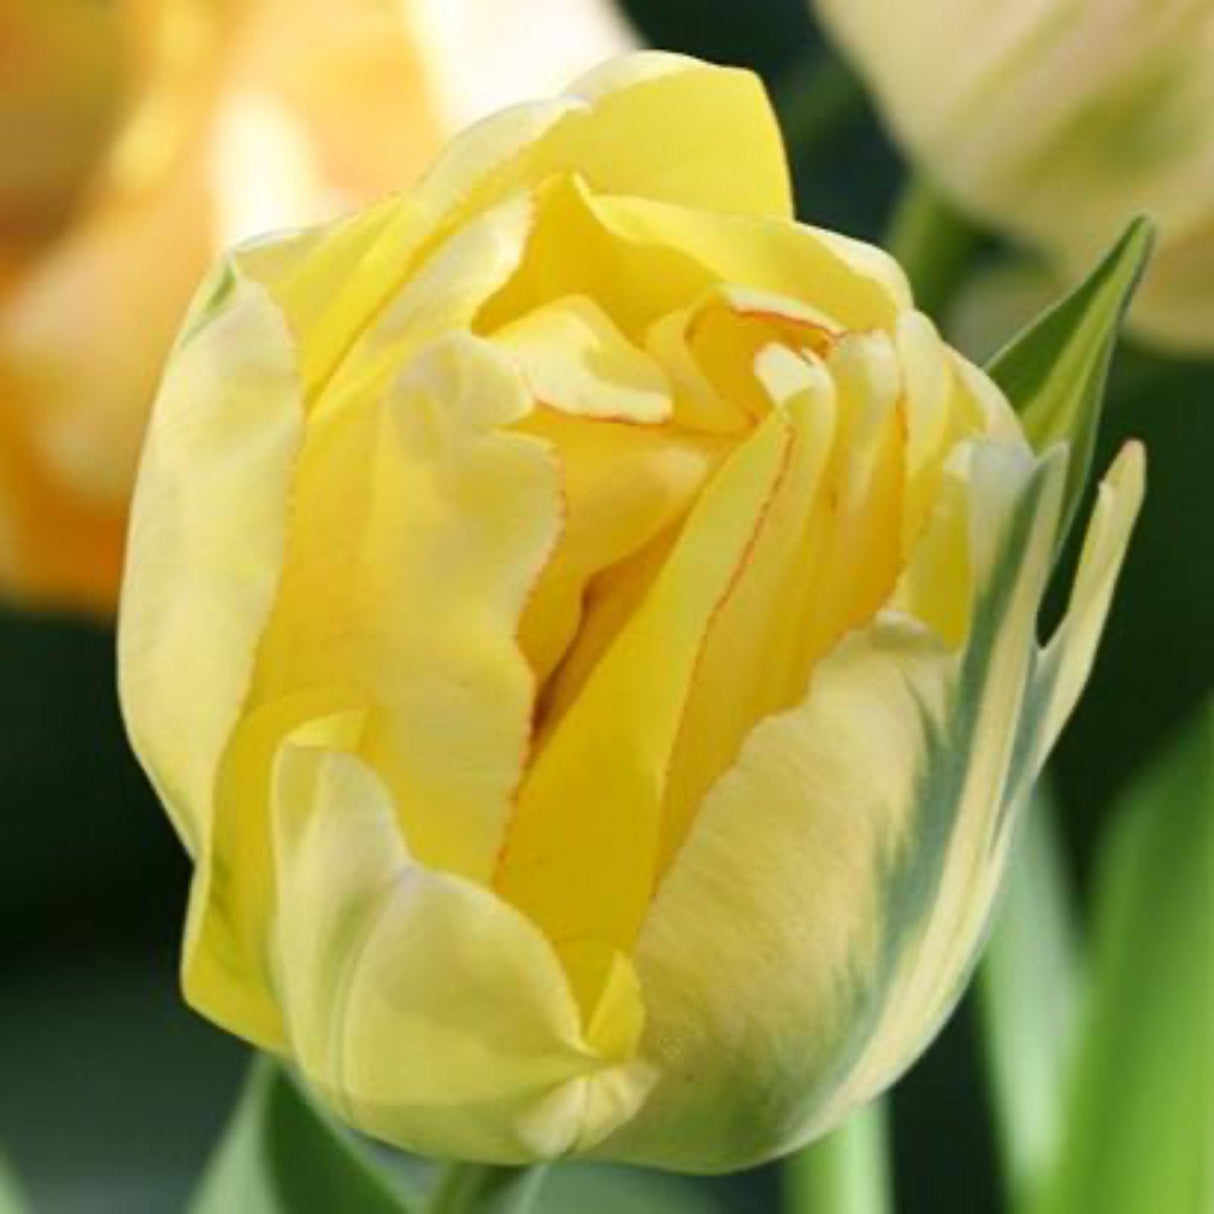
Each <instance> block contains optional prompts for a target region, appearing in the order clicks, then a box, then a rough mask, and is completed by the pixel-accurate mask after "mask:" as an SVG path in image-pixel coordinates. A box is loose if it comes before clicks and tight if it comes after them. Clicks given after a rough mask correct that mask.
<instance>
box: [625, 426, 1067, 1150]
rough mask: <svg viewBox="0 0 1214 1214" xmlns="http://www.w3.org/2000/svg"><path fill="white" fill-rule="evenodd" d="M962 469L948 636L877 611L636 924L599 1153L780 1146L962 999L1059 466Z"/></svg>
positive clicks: (720, 804)
mask: <svg viewBox="0 0 1214 1214" xmlns="http://www.w3.org/2000/svg"><path fill="white" fill-rule="evenodd" d="M970 455H971V459H972V467H971V470H970V475H972V477H973V482H974V484H975V486H976V487H977V488H976V491H975V493H974V496H973V516H972V518H971V520H970V522H971V534H972V536H973V544H974V549H975V551H974V554H973V560H974V563H975V566H976V572H977V575H978V576H977V578H976V584H977V586H978V587H979V589H978V594H977V602H976V605H975V612H974V623H973V626H972V628H971V632H970V643H969V644H968V645H967V646H966V647H965V648H964V649H963V650H962V651H961V652H957V651H956V650H954V649H950V648H949V647H948V646H946V645H944V644H943V643H942V642H941V641H940V640H939V638H938V637H936V636H935V634H934V633H932V632H931V630H930V629H928V628H927V627H925V626H923V625H922V624H920V623H918V622H917V621H914V620H911V619H908V618H906V617H905V616H898V615H894V614H882V615H880V616H878V618H877V620H876V621H875V622H874V623H873V624H872V625H870V626H869V627H867V628H864V629H860V630H857V631H856V632H854V633H852V634H851V635H850V636H849V637H847V638H846V639H845V640H844V641H843V642H842V643H841V644H840V645H838V646H837V647H836V649H835V650H834V651H833V652H831V653H830V654H829V655H827V656H826V657H825V658H824V659H823V660H822V661H821V663H820V664H819V666H818V667H817V669H816V671H815V673H814V677H813V679H812V681H811V690H810V694H809V695H808V696H807V697H806V698H805V699H804V700H803V701H802V702H801V703H800V704H798V705H797V706H795V707H794V708H792V709H790V710H788V711H786V712H782V713H778V714H776V715H775V716H772V717H769V718H768V719H766V720H764V721H763V722H762V723H761V724H759V725H758V726H757V727H756V728H755V729H754V731H753V732H752V734H751V735H750V737H749V738H748V739H747V740H746V742H745V743H744V745H743V747H742V750H741V753H740V754H739V757H738V761H737V763H736V765H735V766H734V767H733V769H732V770H731V771H729V772H728V773H726V775H725V776H724V777H722V778H721V780H720V781H718V783H717V784H716V785H715V787H714V788H713V789H712V790H711V791H710V793H709V795H708V797H707V798H706V800H705V802H704V805H703V806H702V807H701V810H700V812H699V814H698V815H697V819H696V822H695V825H694V828H693V829H692V831H691V833H690V835H689V836H688V839H687V841H686V843H685V844H684V847H683V849H682V851H681V853H680V855H679V859H678V862H677V863H676V864H675V865H674V866H673V867H672V868H671V870H670V872H669V873H668V874H667V876H666V879H665V882H664V884H663V885H662V887H661V889H660V890H659V892H658V895H657V897H656V899H655V902H654V904H653V908H652V911H651V913H650V917H649V920H648V922H647V925H646V928H645V930H644V932H643V934H642V937H641V940H640V946H639V951H638V969H639V972H640V975H641V981H642V985H643V989H644V990H645V991H646V996H647V1005H648V1007H649V1010H650V1024H649V1028H648V1031H647V1035H646V1039H645V1045H644V1047H643V1057H645V1058H648V1059H649V1060H650V1061H652V1062H653V1064H654V1065H655V1067H656V1068H657V1070H658V1072H659V1075H660V1076H661V1078H660V1080H659V1082H658V1085H657V1086H656V1087H655V1089H654V1092H653V1095H652V1096H651V1098H650V1099H649V1100H648V1101H647V1102H646V1104H645V1105H644V1106H643V1107H642V1108H641V1110H640V1112H639V1114H638V1116H637V1118H636V1119H635V1121H633V1122H631V1123H629V1124H627V1125H625V1126H623V1127H621V1129H620V1130H619V1131H617V1132H616V1134H615V1135H613V1136H612V1137H610V1138H609V1139H607V1140H606V1142H605V1143H604V1144H603V1148H602V1153H603V1154H604V1155H607V1156H609V1157H612V1158H624V1159H628V1160H634V1161H638V1162H647V1161H650V1160H653V1161H661V1163H662V1164H663V1166H666V1167H673V1168H676V1169H679V1170H684V1169H685V1170H689V1171H690V1170H703V1171H721V1170H728V1169H732V1168H737V1167H740V1166H745V1165H747V1164H750V1163H754V1162H757V1161H758V1160H760V1159H763V1158H767V1157H770V1156H772V1155H775V1154H779V1153H781V1152H782V1151H785V1150H789V1149H791V1148H793V1147H795V1146H799V1145H800V1144H802V1143H804V1142H806V1141H808V1140H810V1139H811V1138H812V1137H814V1136H816V1135H818V1134H820V1133H823V1132H825V1131H826V1130H828V1129H829V1128H831V1127H832V1126H834V1125H836V1124H837V1123H838V1122H839V1121H840V1120H841V1119H842V1118H843V1117H844V1116H845V1115H846V1114H847V1113H848V1112H849V1111H850V1110H851V1109H852V1108H854V1107H856V1106H857V1105H859V1104H861V1103H863V1102H864V1101H866V1100H867V1099H869V1098H871V1097H872V1096H873V1095H874V1094H875V1093H876V1092H878V1091H880V1090H881V1089H882V1088H884V1087H885V1086H887V1085H888V1084H889V1083H891V1082H892V1081H893V1080H894V1079H895V1078H896V1077H897V1076H898V1075H899V1074H900V1073H901V1072H902V1071H903V1070H904V1069H905V1067H906V1066H907V1065H908V1064H909V1063H910V1062H911V1061H912V1059H913V1058H914V1057H915V1056H916V1055H917V1054H918V1053H919V1051H920V1050H921V1049H922V1048H923V1047H924V1045H925V1044H926V1043H927V1042H928V1041H929V1040H930V1039H931V1037H932V1036H933V1035H934V1033H935V1032H936V1031H937V1029H938V1028H939V1026H940V1024H941V1023H942V1021H943V1019H944V1017H945V1016H946V1014H947V1013H948V1011H949V1010H951V1008H952V1006H953V1004H954V1002H955V1000H956V998H957V996H958V994H959V992H960V990H961V989H962V987H963V985H964V980H965V978H966V977H967V975H968V972H969V968H970V966H971V965H972V962H973V957H974V953H975V951H976V949H977V947H978V944H979V942H980V941H981V938H982V935H983V932H984V929H985V924H986V919H987V915H988V914H989V910H990V905H991V901H992V899H993V897H994V893H995V890H996V888H997V886H998V880H999V874H1000V869H1001V867H1002V859H1003V850H1004V849H1003V833H1004V832H1003V831H1002V829H1001V822H1000V812H1001V809H1002V808H1004V800H1003V794H1004V792H1005V790H1006V781H1007V778H1008V775H1009V772H1010V768H1011V763H1012V756H1013V749H1014V744H1015V732H1016V720H1017V716H1018V713H1019V709H1020V705H1021V701H1022V698H1023V694H1024V689H1025V685H1026V679H1027V674H1028V670H1029V668H1030V665H1031V661H1032V653H1033V649H1034V626H1035V619H1036V612H1037V605H1038V602H1039V600H1040V595H1041V591H1042V588H1043V586H1044V583H1045V579H1046V577H1047V574H1048V570H1049V568H1050V565H1051V563H1052V559H1053V552H1054V542H1055V535H1056V525H1057V512H1058V508H1059V503H1060V500H1061V491H1062V481H1063V476H1064V469H1063V466H1062V464H1063V461H1062V458H1061V453H1059V452H1055V453H1053V454H1052V455H1049V456H1047V457H1046V458H1045V459H1044V460H1043V461H1042V462H1041V463H1039V464H1034V462H1033V461H1032V460H1031V458H1030V457H1029V456H1028V455H1027V453H1023V452H1020V451H1017V450H1014V449H1007V448H1004V447H1001V446H999V445H995V444H975V445H974V449H973V450H972V451H971V452H970ZM757 940H761V941H762V946H761V947H758V946H757V945H756V941H757ZM722 1043H728V1048H727V1049H725V1048H722ZM760 1077H761V1078H760Z"/></svg>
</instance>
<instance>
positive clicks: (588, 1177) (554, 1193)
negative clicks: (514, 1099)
mask: <svg viewBox="0 0 1214 1214" xmlns="http://www.w3.org/2000/svg"><path fill="white" fill-rule="evenodd" d="M426 1187H428V1188H429V1189H430V1191H431V1194H432V1196H431V1198H430V1202H429V1204H428V1205H427V1206H426V1214H473V1212H475V1214H524V1211H527V1212H531V1214H569V1212H570V1211H577V1214H619V1211H621V1210H627V1211H628V1214H720V1207H719V1206H718V1205H717V1204H716V1203H715V1202H713V1201H712V1200H711V1199H710V1198H709V1197H707V1196H706V1195H705V1194H704V1193H703V1192H702V1191H697V1190H696V1188H695V1187H694V1186H693V1185H692V1184H691V1183H690V1182H688V1181H686V1180H683V1179H681V1178H679V1177H674V1176H664V1175H662V1174H660V1173H656V1172H645V1171H641V1170H639V1169H636V1168H626V1167H619V1166H612V1165H605V1164H578V1163H572V1164H571V1163H561V1164H558V1165H553V1166H550V1167H538V1168H501V1167H491V1166H488V1165H484V1164H453V1165H450V1166H448V1167H447V1168H446V1169H445V1170H444V1171H443V1172H442V1173H441V1175H440V1176H439V1177H438V1178H437V1181H434V1180H432V1181H431V1182H430V1184H429V1185H427V1186H426Z"/></svg>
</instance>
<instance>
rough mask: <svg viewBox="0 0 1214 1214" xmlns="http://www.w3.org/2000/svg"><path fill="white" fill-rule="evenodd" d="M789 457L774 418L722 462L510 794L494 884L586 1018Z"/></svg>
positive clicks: (641, 908)
mask: <svg viewBox="0 0 1214 1214" xmlns="http://www.w3.org/2000/svg"><path fill="white" fill-rule="evenodd" d="M788 452H789V433H788V426H787V424H786V423H785V421H784V419H783V417H781V416H780V415H778V414H774V413H773V414H771V415H770V416H769V417H768V419H767V420H766V421H765V423H764V424H763V425H762V426H761V427H760V428H759V429H758V430H757V431H756V432H755V433H754V434H753V435H752V436H751V437H750V438H749V439H748V440H747V441H746V442H744V443H742V444H741V445H740V446H738V447H737V449H736V450H735V451H734V452H733V453H732V454H731V455H730V456H729V458H728V459H726V460H725V462H724V463H723V464H722V465H721V467H720V468H719V469H718V471H717V472H716V474H715V475H714V476H713V477H712V479H711V480H710V481H709V483H708V484H707V485H706V487H705V489H704V490H703V492H702V494H701V496H700V498H699V500H698V501H697V503H696V506H695V509H694V510H693V511H692V512H691V515H690V516H689V518H688V520H687V522H686V524H685V526H684V527H683V529H682V532H681V534H680V535H679V538H678V540H677V542H676V543H675V545H674V548H673V549H672V551H671V553H670V555H669V557H668V558H667V560H666V561H665V563H664V564H663V566H662V568H661V570H660V572H659V573H658V575H657V577H656V580H655V581H654V583H653V586H652V588H651V589H650V591H649V593H648V594H647V595H646V596H645V599H644V601H643V603H642V604H641V606H640V607H639V608H638V610H637V611H636V612H635V614H634V615H633V616H632V617H631V618H630V619H629V620H628V621H627V623H626V624H625V625H624V627H623V629H622V631H621V632H620V634H619V636H618V637H617V638H616V640H615V642H614V644H613V645H612V646H611V648H610V649H609V650H608V651H607V653H606V654H605V655H604V656H603V658H602V659H601V661H600V662H599V663H598V665H597V666H596V667H595V669H594V670H593V672H592V673H591V675H590V677H589V679H588V681H587V683H586V685H585V686H584V687H583V688H582V691H581V694H580V695H579V696H578V697H577V699H576V700H575V701H574V702H573V703H572V704H571V705H570V707H569V710H568V712H567V713H566V714H565V715H564V716H563V718H562V719H561V721H560V723H559V725H558V726H557V727H556V728H555V730H554V731H553V733H552V736H551V738H550V739H549V741H548V742H547V745H545V746H544V748H543V749H542V751H541V752H540V753H539V755H538V756H537V757H536V758H535V760H534V762H533V764H532V765H531V767H530V769H529V772H528V775H527V778H526V781H525V783H524V784H523V787H522V788H521V790H520V792H519V797H518V804H517V808H516V810H515V815H514V820H513V822H512V824H511V827H510V831H509V834H508V836H507V841H506V846H505V848H504V849H503V852H502V854H501V856H500V859H499V863H498V869H497V873H496V877H495V881H494V884H495V886H496V887H497V889H498V890H499V892H501V894H502V895H503V896H504V897H506V898H507V899H508V900H509V901H511V902H512V903H514V905H516V906H517V907H519V909H521V910H522V911H523V912H524V913H525V914H527V915H528V916H530V917H531V918H532V919H533V920H534V921H535V922H537V923H538V924H540V926H541V927H542V928H543V930H544V931H545V933H546V934H547V935H548V937H549V938H550V939H551V940H552V941H553V943H554V944H555V945H556V947H557V949H558V951H560V952H561V953H562V956H563V958H564V960H565V964H566V967H567V969H568V971H569V974H570V980H571V982H572V984H573V987H574V990H575V993H577V995H578V998H579V1001H580V1002H581V1004H582V1007H583V1009H584V1010H585V1012H586V1014H587V1015H590V1014H592V1013H593V1011H594V1009H595V1007H596V1005H597V1003H598V998H599V994H600V992H601V990H602V989H603V984H604V982H605V981H606V979H607V977H608V974H607V972H605V960H606V959H607V958H610V957H612V956H613V955H614V951H615V950H616V949H622V950H624V951H627V950H629V949H630V948H631V946H632V944H633V942H634V940H635V937H636V933H637V931H638V929H639V927H640V924H641V922H642V920H643V917H644V914H645V910H646V908H647V906H648V902H649V898H650V893H651V889H652V884H653V878H654V866H655V863H656V860H657V854H658V846H659V841H660V837H661V830H662V811H663V804H664V801H665V789H666V775H667V770H668V765H669V761H670V754H671V750H672V747H673V746H674V744H675V741H676V738H677V736H678V729H679V723H680V720H681V718H682V714H683V711H684V707H685V703H686V696H687V691H688V687H689V684H690V681H691V678H692V674H693V672H694V669H695V664H696V660H697V657H698V654H699V652H700V647H701V645H702V642H703V637H704V634H705V632H706V630H707V628H708V626H709V623H710V621H711V619H712V616H713V614H714V612H715V611H716V610H717V609H718V607H719V604H720V603H721V601H722V598H723V597H724V596H725V595H726V594H727V593H728V590H729V587H730V586H731V584H732V583H733V581H734V579H735V578H736V577H737V573H738V569H739V568H740V567H741V566H742V565H743V564H744V563H745V561H746V560H747V556H748V553H749V551H750V546H751V544H752V542H753V539H754V535H755V532H756V530H757V528H758V527H759V526H760V524H761V520H762V518H763V514H764V511H765V510H766V508H767V504H768V503H769V501H770V500H771V497H772V494H773V493H774V492H775V491H776V488H777V486H778V485H779V483H780V480H781V478H782V476H783V474H784V470H785V468H786V464H787V458H788ZM587 945H591V946H598V947H589V948H588V947H587Z"/></svg>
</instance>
